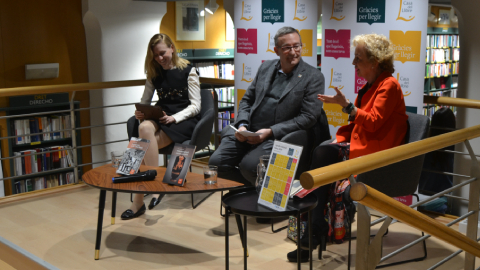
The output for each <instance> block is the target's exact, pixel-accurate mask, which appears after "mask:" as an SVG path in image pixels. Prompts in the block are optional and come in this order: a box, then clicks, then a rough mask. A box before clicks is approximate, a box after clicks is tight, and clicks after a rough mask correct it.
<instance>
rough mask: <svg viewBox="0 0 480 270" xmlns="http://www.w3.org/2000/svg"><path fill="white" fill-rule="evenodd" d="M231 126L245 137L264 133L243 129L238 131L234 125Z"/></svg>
mask: <svg viewBox="0 0 480 270" xmlns="http://www.w3.org/2000/svg"><path fill="white" fill-rule="evenodd" d="M230 127H231V128H233V130H235V132H238V133H240V134H241V135H242V136H244V137H256V136H260V135H262V133H256V132H251V131H248V130H242V131H238V129H236V128H235V127H234V126H232V125H230Z"/></svg>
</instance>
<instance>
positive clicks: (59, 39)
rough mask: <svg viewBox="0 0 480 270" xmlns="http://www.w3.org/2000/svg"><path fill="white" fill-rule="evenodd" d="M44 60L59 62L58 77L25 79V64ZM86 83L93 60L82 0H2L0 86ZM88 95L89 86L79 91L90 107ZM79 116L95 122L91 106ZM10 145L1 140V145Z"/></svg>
mask: <svg viewBox="0 0 480 270" xmlns="http://www.w3.org/2000/svg"><path fill="white" fill-rule="evenodd" d="M40 63H59V66H60V69H59V77H58V78H55V79H43V80H28V81H26V80H25V71H24V70H25V65H26V64H40ZM85 82H88V65H87V49H86V39H85V29H84V27H83V22H82V0H73V1H55V0H44V1H36V0H22V1H7V0H0V88H11V87H22V86H40V85H57V84H71V83H85ZM25 94H26V93H25ZM89 99H90V98H89V92H88V91H83V92H77V93H76V95H75V100H78V101H80V107H82V108H85V107H88V106H89ZM0 107H8V98H7V97H4V98H0ZM80 117H81V120H80V124H81V126H89V125H90V113H89V112H88V111H82V112H81V113H80ZM0 128H1V130H2V132H3V131H4V130H5V131H6V127H5V121H0ZM90 141H91V139H90V132H89V131H88V130H85V131H83V132H82V141H81V143H82V144H84V145H85V144H90ZM5 146H6V144H5V143H3V142H2V149H5ZM90 152H91V151H90V148H85V149H82V154H83V155H82V156H83V163H90V162H91V153H90ZM2 154H3V155H4V156H5V155H6V154H7V153H6V152H5V151H4V152H2ZM89 167H90V166H88V167H86V168H85V170H88V169H89Z"/></svg>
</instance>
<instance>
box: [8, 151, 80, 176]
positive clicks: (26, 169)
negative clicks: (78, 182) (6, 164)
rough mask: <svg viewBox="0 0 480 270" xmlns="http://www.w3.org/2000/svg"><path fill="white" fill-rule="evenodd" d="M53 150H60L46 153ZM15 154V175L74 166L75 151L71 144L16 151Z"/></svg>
mask: <svg viewBox="0 0 480 270" xmlns="http://www.w3.org/2000/svg"><path fill="white" fill-rule="evenodd" d="M52 150H58V151H56V152H49V153H45V152H46V151H52ZM13 155H14V156H15V158H14V168H15V169H14V172H15V176H21V175H27V174H31V173H37V172H44V171H49V170H53V169H60V168H68V167H72V166H73V153H72V149H71V147H70V146H69V145H65V146H51V147H45V148H35V149H31V150H24V151H20V152H14V153H13Z"/></svg>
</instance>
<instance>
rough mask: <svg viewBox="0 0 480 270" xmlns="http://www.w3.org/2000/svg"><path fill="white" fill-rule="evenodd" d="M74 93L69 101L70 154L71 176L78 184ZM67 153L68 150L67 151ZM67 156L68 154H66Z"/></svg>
mask: <svg viewBox="0 0 480 270" xmlns="http://www.w3.org/2000/svg"><path fill="white" fill-rule="evenodd" d="M75 92H76V91H73V92H72V98H71V99H70V127H71V129H72V130H71V132H72V134H71V135H72V149H71V150H72V154H73V157H72V158H73V175H74V177H75V183H78V181H79V179H80V178H79V177H78V160H77V131H76V129H75V127H76V126H75V104H74V98H75ZM67 151H68V150H67ZM67 154H68V153H67Z"/></svg>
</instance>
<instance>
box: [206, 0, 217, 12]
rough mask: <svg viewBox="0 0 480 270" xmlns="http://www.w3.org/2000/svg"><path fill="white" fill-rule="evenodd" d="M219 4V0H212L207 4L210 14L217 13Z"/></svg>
mask: <svg viewBox="0 0 480 270" xmlns="http://www.w3.org/2000/svg"><path fill="white" fill-rule="evenodd" d="M218 7H219V5H218V4H217V0H210V1H209V2H208V4H207V5H206V6H205V11H207V12H208V13H210V14H213V13H215V11H217V9H218Z"/></svg>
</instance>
